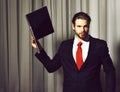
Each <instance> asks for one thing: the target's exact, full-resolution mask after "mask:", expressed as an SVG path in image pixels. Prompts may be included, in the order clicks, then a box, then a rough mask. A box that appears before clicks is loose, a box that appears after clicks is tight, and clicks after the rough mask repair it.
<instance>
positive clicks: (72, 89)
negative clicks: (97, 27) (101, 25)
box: [36, 36, 115, 92]
mask: <svg viewBox="0 0 120 92" xmlns="http://www.w3.org/2000/svg"><path fill="white" fill-rule="evenodd" d="M72 47H73V39H70V40H67V41H63V42H62V43H61V45H60V47H59V50H58V52H57V53H56V55H55V56H54V58H53V59H52V60H51V59H50V58H49V56H48V55H47V54H46V52H45V51H44V50H41V53H40V54H38V53H36V57H37V58H38V59H39V60H40V61H41V62H42V63H43V65H44V66H45V68H46V69H47V70H48V72H54V71H56V70H57V69H58V68H60V67H61V66H62V67H63V73H64V82H63V92H102V88H101V82H100V68H101V65H103V69H104V72H105V78H106V90H107V91H106V92H115V68H114V66H113V63H112V60H111V58H110V55H109V51H108V47H107V44H106V42H105V41H103V40H100V39H96V38H93V37H91V36H90V47H89V51H88V56H87V59H86V61H85V63H84V64H83V66H82V67H81V69H80V70H78V69H77V66H76V63H75V61H74V59H73V55H72Z"/></svg>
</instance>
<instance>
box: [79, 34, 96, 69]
mask: <svg viewBox="0 0 120 92" xmlns="http://www.w3.org/2000/svg"><path fill="white" fill-rule="evenodd" d="M94 50H95V42H94V38H92V37H91V36H90V45H89V50H88V56H87V58H86V60H85V63H84V64H83V66H82V67H81V68H84V67H85V66H86V65H87V63H89V59H90V58H91V55H92V53H93V52H94Z"/></svg>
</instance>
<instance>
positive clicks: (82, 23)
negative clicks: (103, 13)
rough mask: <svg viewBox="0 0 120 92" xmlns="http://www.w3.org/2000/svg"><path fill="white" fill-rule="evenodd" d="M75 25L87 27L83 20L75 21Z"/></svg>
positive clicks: (85, 21)
mask: <svg viewBox="0 0 120 92" xmlns="http://www.w3.org/2000/svg"><path fill="white" fill-rule="evenodd" d="M75 24H76V25H87V24H88V22H87V20H85V19H76V21H75Z"/></svg>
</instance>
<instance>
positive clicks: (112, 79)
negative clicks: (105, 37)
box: [101, 42, 116, 92]
mask: <svg viewBox="0 0 120 92" xmlns="http://www.w3.org/2000/svg"><path fill="white" fill-rule="evenodd" d="M101 51H102V53H101V59H102V63H103V69H104V72H105V79H106V92H115V87H116V73H115V67H114V65H113V63H112V60H111V57H110V55H109V50H108V47H107V44H106V42H105V43H104V44H103V47H102V49H101Z"/></svg>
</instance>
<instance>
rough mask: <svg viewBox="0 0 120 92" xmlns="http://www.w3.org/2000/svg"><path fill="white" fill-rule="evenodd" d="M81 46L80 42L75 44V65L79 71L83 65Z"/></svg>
mask: <svg viewBox="0 0 120 92" xmlns="http://www.w3.org/2000/svg"><path fill="white" fill-rule="evenodd" d="M81 45H82V43H81V42H79V43H78V44H77V46H78V49H77V52H76V64H77V67H78V69H80V68H81V66H82V64H83V59H82V48H81Z"/></svg>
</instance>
